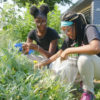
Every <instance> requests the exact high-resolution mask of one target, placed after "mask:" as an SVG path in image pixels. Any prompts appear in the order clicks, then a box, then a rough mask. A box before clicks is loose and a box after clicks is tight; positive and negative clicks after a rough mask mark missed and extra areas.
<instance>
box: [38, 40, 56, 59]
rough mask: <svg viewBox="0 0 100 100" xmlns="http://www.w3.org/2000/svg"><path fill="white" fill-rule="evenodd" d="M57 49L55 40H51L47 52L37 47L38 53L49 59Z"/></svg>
mask: <svg viewBox="0 0 100 100" xmlns="http://www.w3.org/2000/svg"><path fill="white" fill-rule="evenodd" d="M56 47H57V40H52V41H51V43H50V46H49V51H46V50H44V49H43V48H41V47H39V48H38V51H39V52H40V53H41V54H42V55H44V56H46V57H47V58H49V57H51V56H52V55H53V54H54V53H55V52H56Z"/></svg>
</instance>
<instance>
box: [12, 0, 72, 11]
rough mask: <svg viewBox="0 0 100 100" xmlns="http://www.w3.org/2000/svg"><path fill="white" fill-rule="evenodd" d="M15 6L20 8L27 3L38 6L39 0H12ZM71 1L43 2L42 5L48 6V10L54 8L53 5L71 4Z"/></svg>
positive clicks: (49, 0)
mask: <svg viewBox="0 0 100 100" xmlns="http://www.w3.org/2000/svg"><path fill="white" fill-rule="evenodd" d="M13 1H14V2H15V3H17V5H19V6H20V7H23V6H26V3H29V4H30V5H32V4H36V5H38V4H39V2H41V0H13ZM71 1H72V0H43V2H44V3H47V4H48V5H49V8H50V10H52V9H53V8H54V5H55V3H61V4H62V5H64V4H65V3H68V4H70V3H72V2H71Z"/></svg>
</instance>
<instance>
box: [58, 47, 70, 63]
mask: <svg viewBox="0 0 100 100" xmlns="http://www.w3.org/2000/svg"><path fill="white" fill-rule="evenodd" d="M68 54H69V50H68V49H66V50H64V51H63V52H62V53H61V55H60V57H61V58H60V59H61V61H63V60H65V59H67V58H68Z"/></svg>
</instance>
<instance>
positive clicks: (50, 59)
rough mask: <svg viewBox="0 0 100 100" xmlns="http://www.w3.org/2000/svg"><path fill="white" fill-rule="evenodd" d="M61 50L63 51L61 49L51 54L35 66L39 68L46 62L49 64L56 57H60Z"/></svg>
mask: <svg viewBox="0 0 100 100" xmlns="http://www.w3.org/2000/svg"><path fill="white" fill-rule="evenodd" d="M62 52H63V51H62V50H59V51H58V52H57V53H56V54H54V55H53V56H51V57H50V58H49V59H47V60H45V61H43V62H42V63H40V64H37V65H35V67H39V68H41V67H43V66H45V65H47V64H50V63H51V62H53V61H55V60H56V59H57V58H58V57H60V55H61V53H62Z"/></svg>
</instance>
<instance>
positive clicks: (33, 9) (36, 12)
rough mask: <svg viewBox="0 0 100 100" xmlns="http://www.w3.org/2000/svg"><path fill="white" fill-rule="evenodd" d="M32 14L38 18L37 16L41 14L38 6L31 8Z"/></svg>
mask: <svg viewBox="0 0 100 100" xmlns="http://www.w3.org/2000/svg"><path fill="white" fill-rule="evenodd" d="M30 14H31V15H32V16H34V18H36V16H37V15H38V14H39V9H38V8H37V7H36V6H32V7H31V8H30Z"/></svg>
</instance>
